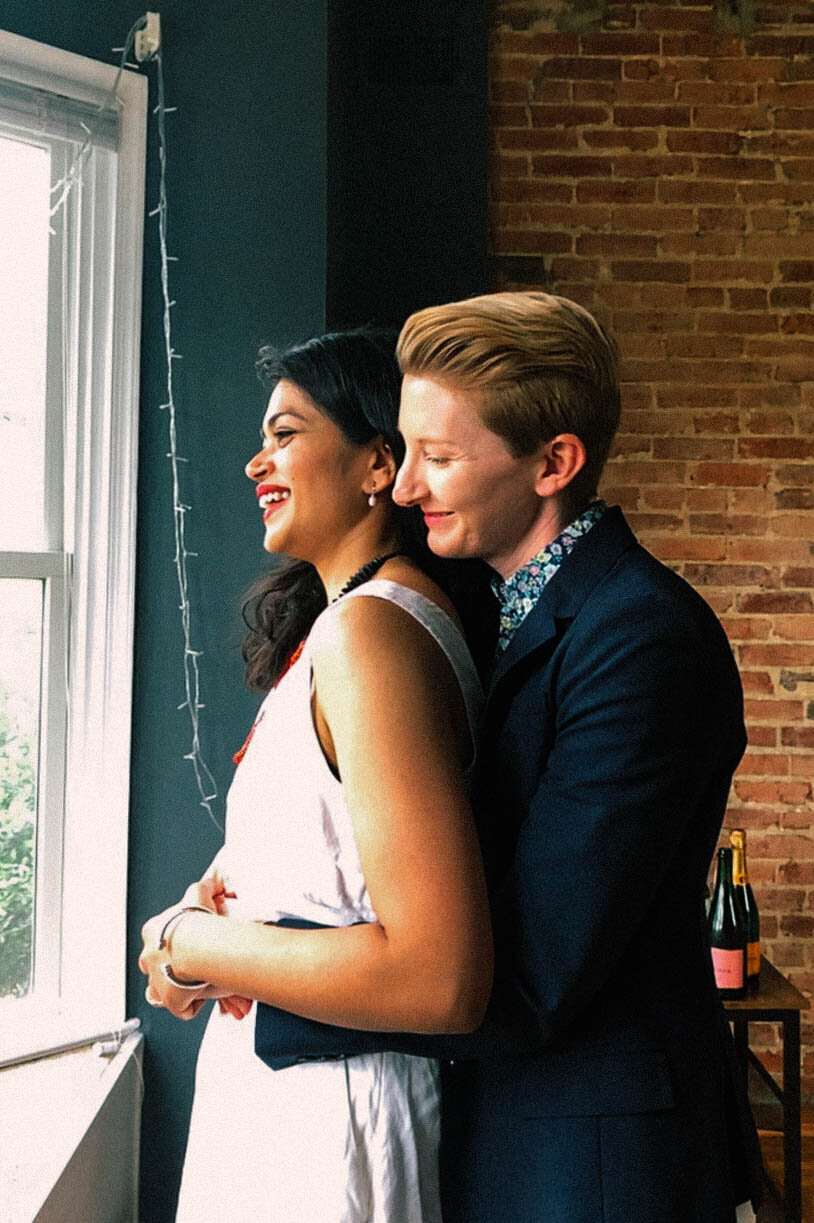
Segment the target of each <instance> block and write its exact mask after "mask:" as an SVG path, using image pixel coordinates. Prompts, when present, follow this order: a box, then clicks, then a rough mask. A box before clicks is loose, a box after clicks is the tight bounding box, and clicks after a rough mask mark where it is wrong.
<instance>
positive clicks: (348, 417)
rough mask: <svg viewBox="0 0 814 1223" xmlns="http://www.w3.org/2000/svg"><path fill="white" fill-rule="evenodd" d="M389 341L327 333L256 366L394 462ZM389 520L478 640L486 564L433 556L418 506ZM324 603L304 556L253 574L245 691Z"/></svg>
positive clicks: (293, 643)
mask: <svg viewBox="0 0 814 1223" xmlns="http://www.w3.org/2000/svg"><path fill="white" fill-rule="evenodd" d="M396 338H397V332H396V331H392V330H389V329H387V328H380V327H360V328H357V329H355V330H353V331H334V332H329V333H328V334H327V335H322V336H317V337H315V338H314V339H311V340H306V341H305V342H304V343H302V344H296V345H294V346H293V347H292V348H288V349H286V350H285V351H283V352H278V351H277V350H276V349H273V348H271V347H264V348H261V349H260V352H259V353H258V359H257V362H256V369H257V373H258V376H259V378H260V380H261V381H262V382H263V383H264V384H265V386H266V388H267V389H268V391H269V393H271V391H273V389H274V387H275V386H276V385H277V383H278V382H280V381H281V380H282V379H285V380H286V381H287V382H292V383H293V384H294V385H295V386H296V387H298V388H299V390H301V391H304V392H305V394H306V395H307V396H308V397H309V399H310V400H311V401H312V402H313V404H314V406H315V407H316V408H318V409H319V411H320V412H322V413H323V414H324V415H325V416H327V417H328V419H329V420H331V421H333V423H334V424H335V425H337V426H338V428H339V429H340V430H341V431H342V433H343V435H344V436H345V438H346V439H347V440H348V441H349V442H350V443H351V444H352V445H357V446H363V445H365V444H366V443H367V442H370V441H372V440H373V439H374V438H375V437H377V436H381V437H382V438H383V440H384V441H385V442H386V443H387V444H388V445H389V446H390V449H391V450H392V452H393V457H394V459H395V461H396V465H397V466H398V465H400V464H401V461H402V459H403V458H404V442H403V441H402V438H401V435H400V433H399V432H398V425H397V422H398V408H399V391H400V387H401V373H400V371H399V368H398V364H397V362H396ZM394 520H395V523H396V526H397V529H398V533H399V547H400V549H401V551H402V552H404V553H405V554H406V555H408V556H410V557H411V558H412V559H413V560H414V561H415V562H416V563H417V564H418V565H419V566H420V567H421V568H422V569H423V570H425V572H427V573H428V574H430V576H431V577H432V578H433V579H434V580H435V581H436V582H438V584H439V585H440V586H442V588H444V589H445V590H447V592H448V594H449V595H450V597H451V598H452V599H453V601H454V602H455V604H456V606H457V607H458V609H459V614H461V616H462V619H463V620H464V623H465V625H467V626H468V627H469V626H471V628H472V634H471V635H472V637H473V638H474V639H475V640H476V641H477V640H478V639H479V634H480V624H481V620H482V617H481V616H480V615H477V614H476V611H475V608H476V606H477V603H476V601H475V600H473V598H472V597H471V596H472V595H473V594H474V593H475V588H476V587H478V586H483V585H484V575H485V572H486V571H485V567H484V568H483V570H481V569H480V567H479V563H478V562H474V563H472V562H458V563H456V562H448V561H439V560H438V558H437V557H435V556H434V555H433V553H432V552H430V550H429V548H428V547H427V544H426V530H425V528H424V523H423V519H422V517H421V514H420V511H418V510H417V509H416V510H412V509H397V510H396V513H395V519H394ZM326 604H327V596H326V594H325V588H324V586H323V585H322V581H321V580H320V577H319V574H318V573H317V571H316V569H315V568H314V567H313V565H311V564H309V563H308V561H300V560H289V559H284V558H280V559H279V560H278V561H277V562H276V564H275V565H274V568H273V569H272V570H271V572H270V573H267V574H264V575H263V576H262V577H261V578H259V579H258V581H257V582H256V583H255V584H254V585H253V586H252V587H251V589H250V590H249V591H248V592H247V595H246V599H245V602H244V604H243V620H244V622H245V624H246V627H247V629H248V631H247V633H246V636H245V637H244V640H243V645H242V653H243V659H244V662H245V664H246V667H245V679H246V683H247V685H248V686H249V687H250V688H253V689H255V690H256V691H260V692H267V691H268V690H269V689H270V688H271V687H273V685H274V683H275V681H276V680H277V678H278V676H279V675H280V673H281V671H282V670H283V668H284V666H285V663H286V661H287V660H288V658H289V657H290V655H291V654H292V652H293V651H294V650H295V649H296V647H297V646H298V645H299V643H300V641H302V639H303V637H305V636H306V635H307V634H308V632H309V630H310V628H311V626H312V625H313V623H314V621H315V620H316V618H317V616H318V615H319V613H320V612H321V611H322V610H323V608H324V607H325V606H326Z"/></svg>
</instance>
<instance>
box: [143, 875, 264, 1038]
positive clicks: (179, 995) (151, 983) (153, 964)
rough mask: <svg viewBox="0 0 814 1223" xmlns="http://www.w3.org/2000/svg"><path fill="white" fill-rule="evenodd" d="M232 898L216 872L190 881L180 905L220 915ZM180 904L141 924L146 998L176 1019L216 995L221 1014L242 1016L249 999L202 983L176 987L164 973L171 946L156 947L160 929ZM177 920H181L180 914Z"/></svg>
mask: <svg viewBox="0 0 814 1223" xmlns="http://www.w3.org/2000/svg"><path fill="white" fill-rule="evenodd" d="M233 898H234V893H233V892H229V891H228V890H227V888H226V885H225V883H224V880H223V877H222V876H221V875H220V874H219V873H218V872H217V871H216V872H214V873H213V874H212V875H210V876H209V877H208V878H206V879H202V880H201V881H200V882H199V883H193V884H191V885H190V887H188V888H187V890H186V892H185V893H184V897H183V901H182V904H183V905H195V906H197V907H200V908H202V909H208V910H209V911H210V912H211V913H213V914H221V915H223V914H224V912H225V907H226V906H225V902H226V900H227V899H233ZM179 907H180V906H179V905H177V904H176V905H171V906H170V908H168V909H165V910H164V912H163V913H157V914H156V915H155V917H151V918H150V919H149V921H147V922H145V924H144V926H143V927H142V930H141V937H142V942H143V947H142V952H141V955H140V956H139V962H138V963H139V968H140V969H141V971H142V972H143V973H144V974H145V976H147V977H148V978H149V979H148V983H147V988H146V990H145V997H146V999H147V1001H148V1002H149V1003H150V1005H151V1006H156V1007H163V1008H164V1009H166V1010H168V1011H169V1012H170V1013H171V1014H172V1015H175V1017H176V1018H177V1019H183V1020H189V1019H194V1018H195V1016H196V1015H197V1014H198V1012H199V1011H200V1009H201V1007H202V1006H203V1004H204V1002H206V1001H207V999H209V998H217V999H218V1005H219V1007H220V1010H221V1012H222V1013H224V1014H228V1015H232V1016H233V1018H235V1019H244V1018H245V1016H246V1015H247V1014H248V1012H249V1011H250V1010H251V1006H252V1000H251V999H250V998H244V997H242V996H241V995H239V994H231V993H228V992H226V991H224V990H220V989H218V987H217V986H214V985H204V986H201V988H200V989H199V990H187V989H179V988H177V987H176V986H174V985H173V984H172V982H170V981H168V980H167V978H166V977H165V976H164V973H163V971H162V965H164V964H167V965H169V964H170V949H169V947H166V946H165V947H163V948H159V945H158V944H159V940H160V937H161V931H162V930H163V929H164V926H165V925H166V923H167V921H168V920H169V919H170V917H171V916H172V914H173V913H175V912H177V911H178V909H179ZM178 920H179V922H180V921H183V917H180V918H179V919H178Z"/></svg>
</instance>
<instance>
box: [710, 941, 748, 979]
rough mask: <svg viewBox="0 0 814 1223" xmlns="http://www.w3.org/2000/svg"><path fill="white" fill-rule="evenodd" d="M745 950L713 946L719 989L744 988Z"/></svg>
mask: <svg viewBox="0 0 814 1223" xmlns="http://www.w3.org/2000/svg"><path fill="white" fill-rule="evenodd" d="M743 959H744V956H743V952H742V951H724V950H723V948H721V947H713V948H712V966H713V968H714V969H715V984H716V985H717V986H718V989H743Z"/></svg>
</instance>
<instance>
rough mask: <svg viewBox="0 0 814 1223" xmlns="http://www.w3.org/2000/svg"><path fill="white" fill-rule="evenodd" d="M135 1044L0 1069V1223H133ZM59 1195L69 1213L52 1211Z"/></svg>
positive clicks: (59, 1208) (137, 1100) (137, 1102)
mask: <svg viewBox="0 0 814 1223" xmlns="http://www.w3.org/2000/svg"><path fill="white" fill-rule="evenodd" d="M142 1045H143V1038H142V1036H141V1035H140V1033H132V1034H131V1035H129V1036H128V1037H127V1038H126V1039H125V1041H124V1042H123V1044H122V1046H121V1048H120V1049H119V1052H118V1053H116V1054H115V1055H114V1056H112V1057H109V1058H108V1057H102V1056H100V1055H99V1054H98V1053H95V1052H94V1051H93V1049H92V1048H91V1047H85V1048H84V1049H76V1050H73V1051H71V1052H68V1053H60V1054H58V1055H56V1056H53V1057H47V1058H41V1059H40V1060H38V1061H34V1062H26V1063H23V1064H20V1065H16V1066H8V1067H6V1068H5V1069H3V1070H0V1118H2V1122H1V1123H0V1133H2V1140H0V1203H2V1218H3V1221H4V1223H32V1221H33V1220H37V1221H38V1223H46V1221H48V1223H51V1221H52V1220H53V1221H56V1220H59V1219H63V1220H64V1219H65V1218H68V1217H73V1218H80V1217H81V1218H82V1220H83V1223H92V1221H93V1220H96V1219H110V1218H117V1219H122V1220H124V1219H128V1220H129V1219H133V1220H135V1218H136V1200H135V1195H136V1185H137V1179H138V1176H137V1171H138V1117H139V1112H140V1106H141V1058H142ZM111 1110H113V1111H111ZM109 1111H110V1116H109V1117H104V1116H102V1114H103V1113H108V1112H109ZM97 1120H98V1121H99V1124H98V1125H95V1123H96V1122H97ZM113 1147H115V1148H116V1150H115V1152H113V1155H114V1156H115V1158H113V1160H112V1162H111V1152H112V1148H113ZM100 1186H101V1187H102V1189H101V1192H100ZM65 1193H70V1198H71V1200H72V1201H73V1202H74V1203H75V1208H76V1209H79V1214H73V1215H71V1214H68V1215H66V1214H64V1213H62V1212H63V1210H64V1206H63V1205H61V1204H60V1203H61V1201H62V1200H63V1198H62V1195H63V1194H65ZM83 1195H84V1196H86V1197H87V1200H88V1203H89V1204H88V1206H87V1207H85V1206H83V1205H82V1201H83ZM105 1197H106V1198H107V1202H105V1201H104V1200H101V1199H104V1198H105ZM114 1201H115V1203H116V1205H115V1207H114V1208H113V1209H111V1204H112V1203H113V1202H114ZM97 1208H98V1213H97ZM114 1210H115V1213H114ZM88 1211H90V1213H88Z"/></svg>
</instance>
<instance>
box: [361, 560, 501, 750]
mask: <svg viewBox="0 0 814 1223" xmlns="http://www.w3.org/2000/svg"><path fill="white" fill-rule="evenodd" d="M354 598H374V599H385V600H386V601H387V602H388V603H395V604H396V606H397V607H400V608H401V609H402V610H403V611H406V612H407V613H408V615H410V616H412V617H413V619H414V620H417V621H418V623H419V624H420V625H421V627H422V628H423V629H425V631H426V632H428V633H429V635H430V636H431V637H432V639H433V640H434V641H435V642H437V644H438V645H439V646H440V648H441V649H442V650H443V652H444V654H445V655H446V657H447V659H448V661H449V664H450V666H451V667H452V670H453V671H454V672H455V678H456V679H457V681H458V685H459V687H460V689H461V695H462V697H463V699H464V705H465V707H466V716H467V721H468V723H469V731H470V734H471V736H472V744H473V748H476V747H477V742H478V734H479V730H480V718H481V713H482V710H483V701H484V697H483V687H482V685H481V682H480V677H479V675H478V672H477V668H476V667H475V664H474V662H473V661H472V655H471V654H470V652H469V647H468V646H467V644H466V641H465V640H464V637H463V634H462V633H461V630H460V629H459V628H458V626H457V624H455V622H454V621H453V620H451V619H450V617H449V616H448V615H447V613H446V612H445V611H444V610H443V608H441V607H439V606H438V604H437V603H434V602H433V600H432V599H428V598H427V596H426V595H423V594H419V592H418V591H417V590H411V589H410V587H409V586H402V585H401V583H400V582H391V581H388V580H387V579H386V578H375V579H374V580H373V581H370V582H365V583H364V585H362V586H357V587H356V589H355V590H351V591H349V592H348V593H347V594H346V595H345V596H344V597H343V600H342V601H343V602H344V601H345V600H346V599H354Z"/></svg>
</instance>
